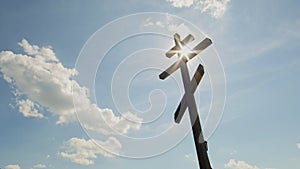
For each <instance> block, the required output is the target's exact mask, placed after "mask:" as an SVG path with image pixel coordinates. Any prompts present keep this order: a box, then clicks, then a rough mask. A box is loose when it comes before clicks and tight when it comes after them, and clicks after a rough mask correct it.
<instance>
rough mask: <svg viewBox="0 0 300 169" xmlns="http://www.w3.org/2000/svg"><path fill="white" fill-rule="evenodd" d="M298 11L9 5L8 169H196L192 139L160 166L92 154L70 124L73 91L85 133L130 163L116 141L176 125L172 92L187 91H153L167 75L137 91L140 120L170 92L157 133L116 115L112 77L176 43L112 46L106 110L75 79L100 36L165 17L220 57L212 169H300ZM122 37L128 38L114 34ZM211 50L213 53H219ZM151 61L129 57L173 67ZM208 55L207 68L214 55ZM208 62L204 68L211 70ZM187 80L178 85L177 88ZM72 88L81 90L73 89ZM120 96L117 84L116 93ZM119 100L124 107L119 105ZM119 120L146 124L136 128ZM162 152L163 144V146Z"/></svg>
mask: <svg viewBox="0 0 300 169" xmlns="http://www.w3.org/2000/svg"><path fill="white" fill-rule="evenodd" d="M218 2H219V3H218ZM299 5H300V2H298V1H292V0H288V1H279V0H264V1H258V0H255V1H237V0H230V1H229V0H228V1H227V0H221V1H214V0H194V1H193V0H186V1H181V0H168V1H165V0H154V1H136V0H129V1H126V2H125V1H114V2H111V1H108V0H103V1H96V0H93V1H89V2H83V1H79V0H74V1H72V2H69V1H63V0H57V1H16V0H11V1H7V2H1V6H0V13H1V14H0V21H1V26H0V37H1V39H2V40H1V41H0V51H2V52H1V55H0V72H1V73H0V75H1V78H0V90H1V104H0V121H1V122H0V126H1V127H0V133H1V137H0V143H1V144H0V152H1V153H0V167H1V168H6V169H18V168H21V169H26V168H28V169H30V168H59V169H61V168H75V169H80V168H91V169H93V168H113V169H119V168H128V169H129V168H167V167H168V168H175V169H177V168H178V169H179V168H198V164H197V163H196V162H195V159H196V154H195V150H194V146H193V142H192V135H191V134H189V135H187V136H186V137H185V138H184V139H183V140H182V141H181V142H180V143H179V144H178V145H177V146H175V147H174V148H172V149H171V150H170V151H167V152H165V153H163V154H159V155H157V156H154V157H151V158H142V159H132V158H125V157H118V156H113V155H112V154H110V153H107V152H105V151H103V149H101V148H99V147H98V146H94V145H95V144H93V142H91V141H90V138H89V136H88V135H87V133H85V131H84V130H83V129H82V126H81V125H80V123H79V122H78V121H77V118H74V116H73V115H74V114H73V109H72V108H73V105H72V104H73V103H72V96H71V95H70V91H71V90H70V85H75V86H76V85H77V88H75V89H78V91H76V92H75V94H78V97H76V98H78V100H79V103H78V104H79V107H84V106H87V109H84V108H82V109H83V110H82V111H79V110H77V111H79V117H81V116H80V112H84V113H87V116H88V117H91V118H87V119H84V120H83V121H82V122H83V125H85V126H83V127H87V128H89V129H90V130H92V131H93V132H95V133H97V136H98V137H97V138H98V139H99V140H101V141H102V142H99V144H101V145H102V146H104V147H106V146H107V147H111V148H112V149H114V150H116V151H124V150H122V147H123V148H124V147H126V146H125V145H126V142H123V140H122V139H121V138H120V136H119V135H122V134H123V135H129V136H132V137H134V136H137V137H147V136H152V135H153V134H158V133H160V132H162V131H164V129H166V126H167V127H168V126H170V125H172V113H173V111H174V109H175V108H176V105H177V104H178V102H179V100H180V99H181V97H180V96H181V95H180V92H179V93H177V92H173V93H172V92H171V91H172V90H173V89H177V90H179V91H180V90H181V89H182V88H180V87H179V88H180V89H178V86H176V85H175V83H176V81H173V80H168V81H155V78H156V75H157V73H159V71H157V70H153V71H148V72H144V73H145V74H144V76H143V74H140V75H138V76H137V78H136V79H135V80H133V81H132V83H133V85H132V86H131V88H129V89H130V90H129V91H130V92H131V94H132V96H131V97H132V102H133V104H136V105H137V108H140V109H143V110H145V109H147V107H148V106H149V103H148V102H147V101H148V100H147V99H148V98H147V97H148V94H149V91H151V90H152V89H153V88H155V87H162V89H163V90H166V94H167V95H165V98H166V99H167V100H170V102H168V103H169V104H167V106H166V109H165V111H164V113H163V115H162V116H161V118H160V119H159V120H158V121H157V122H155V123H151V125H149V126H147V125H142V124H141V123H140V122H141V120H142V118H140V116H138V115H137V116H136V114H134V113H127V114H126V113H124V112H123V111H121V112H119V111H118V108H117V107H116V105H115V104H114V102H113V99H112V97H113V96H111V93H110V83H111V82H112V81H110V80H112V79H110V78H111V75H112V74H113V73H114V72H113V71H114V69H115V67H116V65H117V64H118V62H119V61H120V60H121V59H122V58H123V57H124V56H123V55H122V54H120V52H119V51H122V53H124V55H125V54H126V55H130V53H132V52H134V50H139V49H143V48H145V47H148V46H151V47H156V48H158V47H160V46H162V47H161V48H163V49H164V48H165V50H167V49H168V48H169V47H171V46H173V42H172V40H171V39H170V41H169V42H168V39H163V38H161V37H151V36H142V37H137V38H136V39H134V38H132V39H129V40H126V41H124V42H123V43H120V44H119V45H117V46H115V47H114V48H113V49H112V50H111V51H110V53H108V54H107V56H106V58H105V60H103V65H104V66H103V67H100V68H99V69H98V71H99V72H98V74H97V75H96V79H95V85H96V86H97V88H96V89H95V97H96V99H97V103H98V105H96V104H94V103H93V99H90V98H89V97H88V96H89V95H88V94H86V89H85V88H84V85H83V84H82V83H81V81H80V79H79V80H78V79H76V76H74V75H75V74H77V73H79V75H78V76H79V77H80V75H81V74H82V72H80V68H79V69H77V71H78V72H76V70H75V69H74V68H75V67H76V66H75V64H76V60H77V59H78V56H80V51H81V50H82V48H83V46H84V44H86V41H87V40H88V39H89V38H90V37H91V36H92V34H93V33H95V32H96V31H97V30H98V29H100V28H101V27H103V26H104V25H105V24H107V23H109V22H111V21H113V20H115V19H117V18H119V17H123V16H125V15H129V14H134V13H138V12H161V13H168V14H171V15H176V16H179V17H182V18H184V19H187V20H188V21H190V22H191V23H193V24H194V25H195V26H197V27H198V28H199V29H200V30H202V31H203V32H204V33H205V34H206V35H207V36H209V37H210V38H211V39H212V40H213V42H214V48H215V49H216V50H217V52H218V53H219V57H220V59H221V61H222V63H223V67H224V72H225V74H226V89H227V92H226V93H227V94H226V104H225V109H224V112H223V116H222V119H221V121H220V123H219V124H218V127H217V129H216V130H215V131H214V133H213V134H212V135H211V136H210V137H209V139H208V142H209V157H210V161H211V163H212V166H213V168H224V169H225V168H232V169H257V168H259V169H266V168H275V169H284V168H292V169H293V168H294V169H296V168H299V167H300V164H299V161H300V136H299V127H300V126H299V121H300V115H299V112H300V106H299V99H300V97H299V95H300V92H299V91H300V90H299V88H298V87H299V86H300V80H299V78H298V76H299V75H298V74H299V72H300V59H299V57H298V56H299V52H300V41H299V40H300V33H299V30H298V29H299V27H300V11H299ZM147 19H149V18H145V23H146V22H148V23H149V20H147ZM133 23H134V21H132V22H129V23H128V25H129V24H133ZM153 24H154V25H153V26H152V27H155V26H157V27H160V23H157V22H156V23H155V22H154V23H153ZM162 24H166V23H164V22H162ZM152 27H151V29H152ZM125 28H126V26H124V27H123V29H122V28H118V29H116V30H114V31H119V30H120V31H121V30H124V29H125ZM153 29H156V28H153ZM157 29H158V28H157ZM112 32H113V30H112ZM110 36H112V37H111V38H112V39H113V38H114V36H115V37H116V36H117V35H116V33H113V34H112V35H107V38H108V39H109V38H110ZM169 36H172V34H169ZM195 36H197V35H195ZM22 39H24V40H22ZM145 41H146V42H145ZM157 41H159V42H157ZM196 41H197V39H196ZM141 42H145V44H142V43H141ZM18 43H20V44H19V45H18ZM132 44H137V45H133V46H132ZM33 45H36V46H38V47H35V46H33ZM49 46H51V48H50V47H49ZM128 46H132V47H130V48H128ZM209 50H210V51H212V48H211V49H209ZM52 51H54V52H55V54H54V53H52ZM152 52H153V54H157V55H155V56H151V53H150V54H149V53H147V52H144V53H143V51H140V53H138V54H137V55H136V56H134V55H133V56H132V57H133V58H134V57H141V56H143V57H144V58H146V59H147V58H151V57H153V60H151V62H150V60H149V62H148V61H145V60H143V59H139V61H141V62H142V64H146V63H149V64H150V63H151V64H159V66H160V67H161V68H162V69H163V68H164V67H166V66H168V65H169V64H171V63H172V62H173V61H174V60H172V61H168V60H163V61H161V60H159V58H160V56H159V54H161V55H162V56H161V57H163V54H164V51H162V50H160V51H159V50H158V51H156V50H152ZM17 54H22V55H17ZM204 54H205V53H204ZM206 54H207V55H208V56H210V54H209V51H208V52H207V53H206ZM25 55H26V56H25ZM27 55H30V56H27ZM22 56H25V57H22ZM39 56H41V57H39ZM203 57H205V56H203ZM12 58H14V59H12ZM29 58H35V59H31V60H30V59H29ZM156 58H157V59H156ZM57 59H58V60H57ZM175 59H176V58H175ZM202 61H204V62H205V58H204V60H202ZM60 63H61V64H60ZM131 63H132V62H131V60H130V58H129V59H128V61H127V62H126V64H128V65H127V66H129V67H130V64H131ZM126 64H124V65H125V67H124V68H125V69H126ZM77 65H78V63H77ZM121 68H122V67H121ZM45 70H47V71H45ZM128 72H130V71H129V69H128ZM80 73H81V74H80ZM122 73H123V74H122ZM126 73H127V71H120V74H119V77H124V76H125V75H126ZM153 74H154V75H153ZM178 75H179V74H175V77H176V76H178ZM211 76H213V75H211ZM7 77H10V78H7ZM73 77H75V80H77V81H75V82H74V81H71V80H70V79H72V78H73ZM116 77H118V76H116ZM145 77H147V78H146V79H145ZM206 78H207V76H206ZM5 79H6V80H5ZM10 80H12V81H10ZM117 80H118V79H117ZM124 80H126V78H124ZM145 80H149V81H152V82H153V85H149V84H147V85H145V83H141V81H142V82H143V81H145ZM206 81H207V79H206V80H204V81H203V83H201V84H200V89H199V91H200V92H199V91H198V92H197V95H196V98H197V100H198V102H199V104H204V103H206V102H208V101H209V100H210V99H211V95H212V93H211V92H210V91H209V90H208V91H207V90H206V88H205V87H206V85H207V83H206ZM122 84H123V83H120V84H119V83H117V84H116V87H118V85H121V86H122ZM151 84H152V83H151ZM201 85H202V86H201ZM98 86H99V87H98ZM179 86H181V84H180V81H179ZM73 87H74V86H73ZM86 87H88V86H86ZM89 90H90V91H92V89H89ZM145 93H146V94H145ZM156 94H157V93H154V95H153V97H154V99H153V100H152V101H155V100H157V99H158V100H159V99H161V98H163V96H162V95H159V92H158V94H157V95H156ZM92 95H93V93H92ZM117 95H118V93H117ZM70 98H71V99H70ZM119 98H122V97H121V96H120V97H117V99H119ZM145 98H146V99H145ZM199 100H201V101H199ZM202 100H203V102H202ZM159 101H160V100H159ZM162 101H163V100H162ZM121 102H122V101H121ZM154 103H155V102H154ZM122 106H123V109H122V110H124V111H125V110H126V104H124V105H122ZM122 106H121V107H122ZM105 108H107V109H105ZM199 109H200V110H203V114H200V115H203V116H202V117H205V111H206V110H207V107H205V106H204V105H203V107H201V106H200V107H199ZM86 110H90V111H86ZM133 112H134V111H133ZM150 112H151V111H150ZM93 113H100V114H104V116H105V117H109V118H108V119H109V120H110V123H111V124H112V125H114V126H115V127H116V130H117V132H118V133H119V134H116V133H115V132H116V131H111V130H110V129H109V128H107V126H105V125H102V123H103V121H100V122H99V121H98V122H99V123H92V122H93V120H94V119H93V117H94V116H92V115H91V114H93ZM201 113H202V112H201ZM84 115H85V114H84ZM89 115H91V116H89ZM120 115H123V116H125V117H126V118H130V119H133V120H135V121H136V122H137V123H131V122H128V121H126V118H125V117H124V118H122V117H121V116H120ZM95 119H96V121H97V118H95ZM85 120H86V121H85ZM202 120H203V121H204V120H205V119H202ZM85 122H86V123H85ZM155 126H157V128H156V127H155ZM93 127H95V128H93ZM177 127H178V126H177ZM178 130H180V127H178ZM167 141H168V140H167ZM161 142H162V143H165V142H166V140H161ZM152 146H153V147H152ZM155 146H157V147H159V145H151V144H149V145H145V147H147V148H145V150H147V149H149V150H150V149H153V150H156V148H155ZM130 148H131V149H130V150H131V151H132V152H135V151H136V150H137V149H135V147H130ZM123 153H124V152H123ZM125 153H126V152H125ZM87 154H88V155H87ZM94 157H96V158H94Z"/></svg>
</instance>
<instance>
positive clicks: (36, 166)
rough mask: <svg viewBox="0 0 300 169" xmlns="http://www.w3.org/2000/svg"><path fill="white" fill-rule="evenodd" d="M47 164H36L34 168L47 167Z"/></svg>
mask: <svg viewBox="0 0 300 169" xmlns="http://www.w3.org/2000/svg"><path fill="white" fill-rule="evenodd" d="M46 167H47V166H46V165H44V164H36V165H34V166H33V168H46Z"/></svg>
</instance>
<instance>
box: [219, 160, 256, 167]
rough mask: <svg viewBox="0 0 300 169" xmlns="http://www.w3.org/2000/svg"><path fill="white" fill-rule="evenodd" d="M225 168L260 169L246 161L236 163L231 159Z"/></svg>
mask: <svg viewBox="0 0 300 169" xmlns="http://www.w3.org/2000/svg"><path fill="white" fill-rule="evenodd" d="M224 166H225V167H226V168H231V169H259V168H258V167H256V166H252V165H250V164H248V163H246V162H245V161H235V160H234V159H230V160H229V162H228V163H227V164H225V165H224Z"/></svg>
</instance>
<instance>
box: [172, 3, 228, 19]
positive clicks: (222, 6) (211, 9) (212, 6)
mask: <svg viewBox="0 0 300 169" xmlns="http://www.w3.org/2000/svg"><path fill="white" fill-rule="evenodd" d="M229 1H230V0H167V2H171V3H172V6H174V7H175V8H183V7H187V8H189V7H194V8H195V9H199V10H200V11H201V12H202V13H203V12H205V13H208V14H209V15H210V16H212V17H213V18H216V19H218V18H221V17H222V16H223V15H224V13H225V12H226V10H227V5H228V3H229Z"/></svg>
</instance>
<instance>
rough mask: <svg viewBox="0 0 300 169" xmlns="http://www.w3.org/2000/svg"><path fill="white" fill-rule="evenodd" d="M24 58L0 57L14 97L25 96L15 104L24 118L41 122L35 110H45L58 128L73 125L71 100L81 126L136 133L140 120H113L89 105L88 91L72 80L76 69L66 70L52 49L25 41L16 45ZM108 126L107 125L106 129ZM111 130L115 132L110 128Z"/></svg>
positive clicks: (108, 113)
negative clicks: (64, 124) (80, 117)
mask: <svg viewBox="0 0 300 169" xmlns="http://www.w3.org/2000/svg"><path fill="white" fill-rule="evenodd" d="M19 44H20V46H22V47H23V48H24V51H25V53H26V54H27V55H22V54H14V53H13V52H11V51H2V52H1V53H0V71H1V72H2V73H3V74H4V76H3V77H5V79H6V81H7V82H8V83H10V84H12V85H14V86H15V88H16V93H17V96H26V97H27V98H28V99H26V100H18V101H17V105H18V106H19V110H20V112H21V113H22V114H23V115H24V116H25V117H37V118H43V117H44V115H43V114H42V113H39V112H38V109H37V108H38V107H39V106H41V107H42V108H45V109H47V110H48V111H49V112H50V113H52V114H53V115H56V116H58V121H57V124H63V123H69V122H72V121H75V119H76V116H75V110H74V106H73V96H74V97H76V98H80V99H76V100H80V102H78V103H75V104H78V107H80V110H76V111H77V113H78V114H83V115H84V117H85V118H84V119H83V120H81V122H82V124H83V125H84V126H85V127H87V128H88V129H90V130H94V131H97V132H99V133H101V134H106V135H107V134H116V132H115V131H117V132H119V133H121V134H124V133H127V132H128V131H129V130H130V129H134V130H138V129H139V128H140V125H141V120H142V119H140V118H138V117H136V116H135V115H134V114H132V113H129V112H128V113H125V115H124V116H126V117H129V118H130V119H133V120H134V121H135V122H136V123H134V122H131V121H128V120H126V118H123V117H118V116H115V115H114V113H113V112H112V110H110V109H100V108H99V107H98V106H97V105H96V104H93V103H91V101H90V99H89V96H88V89H87V88H85V87H82V86H80V85H79V84H78V83H77V81H75V80H72V79H71V78H72V77H73V76H75V75H77V71H76V70H75V69H69V68H65V67H64V66H63V65H62V64H61V63H60V62H59V60H58V59H57V57H56V55H55V53H54V52H53V50H52V49H51V48H49V47H48V48H47V47H42V48H40V47H38V46H36V45H30V44H29V43H28V42H27V41H26V40H25V39H23V40H22V41H21V43H19ZM108 124H109V125H108ZM112 127H114V130H112V129H111V128H112Z"/></svg>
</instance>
